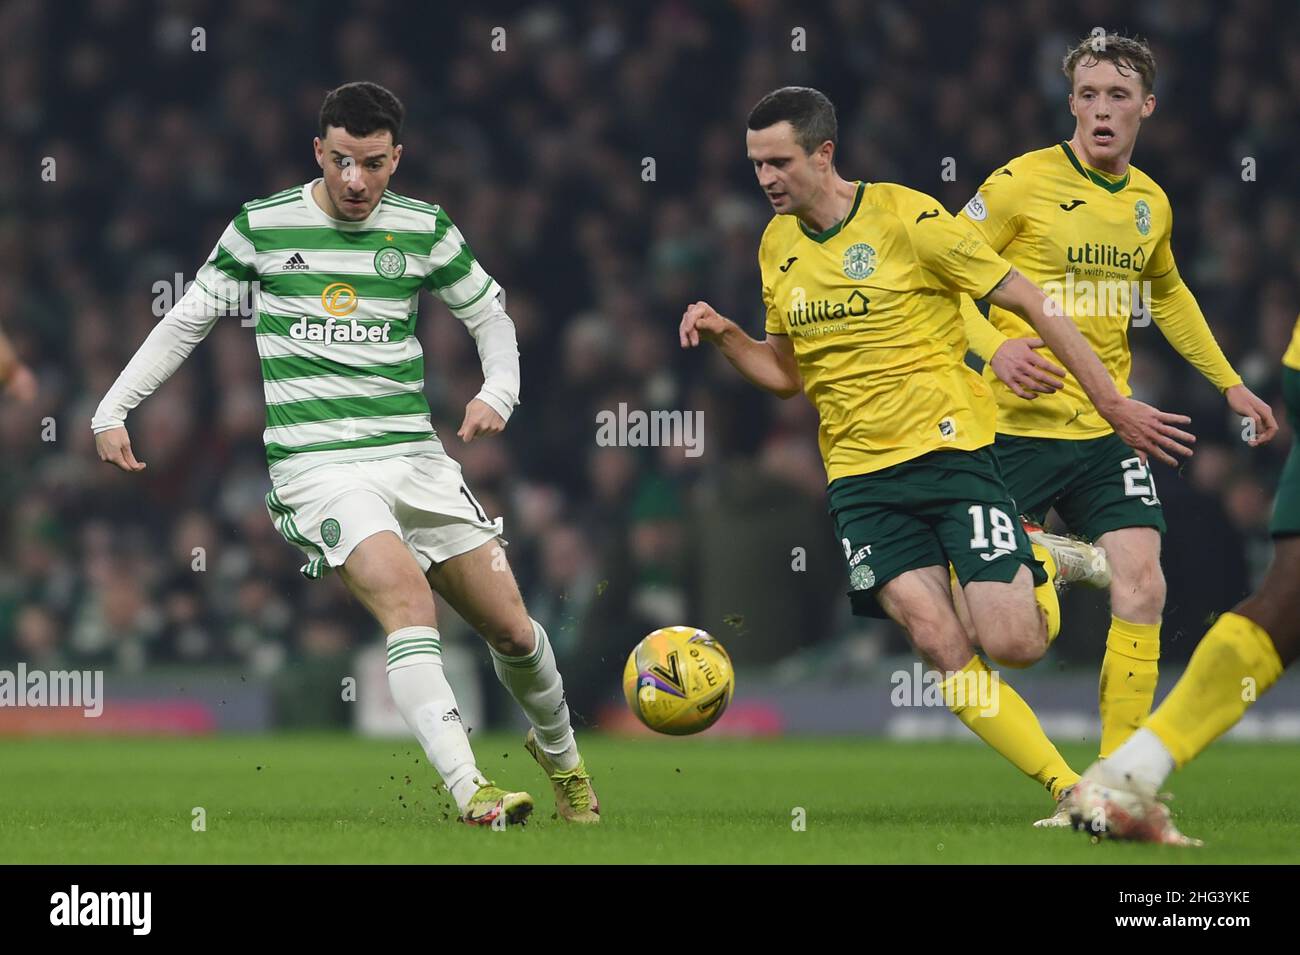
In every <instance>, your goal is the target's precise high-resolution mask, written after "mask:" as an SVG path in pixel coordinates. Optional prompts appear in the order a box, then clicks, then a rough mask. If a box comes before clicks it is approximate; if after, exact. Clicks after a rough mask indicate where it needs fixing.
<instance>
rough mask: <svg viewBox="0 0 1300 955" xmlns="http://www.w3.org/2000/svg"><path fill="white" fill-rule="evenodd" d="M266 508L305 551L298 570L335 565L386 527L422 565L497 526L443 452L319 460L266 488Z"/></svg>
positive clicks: (480, 539) (474, 542)
mask: <svg viewBox="0 0 1300 955" xmlns="http://www.w3.org/2000/svg"><path fill="white" fill-rule="evenodd" d="M266 508H267V511H268V512H269V513H270V515H271V520H272V521H273V522H274V523H275V526H276V529H277V530H279V532H280V533H281V534H282V535H283V536H284V539H285V540H287V541H288V542H289V543H291V544H293V545H295V546H296V547H298V548H299V549H300V550H301V551H302V552H303V553H304V554H306V555H307V563H306V564H304V565H303V567H302V573H303V575H304V576H305V577H309V578H312V579H316V578H319V577H321V576H323V575H324V574H325V571H326V570H327V569H329V568H331V567H339V566H341V565H342V564H343V562H344V561H345V560H347V559H348V555H349V554H351V553H352V550H353V548H355V547H356V546H357V545H358V544H360V543H361V542H362V541H363V540H365V539H366V538H367V537H370V536H371V535H372V534H377V533H379V532H380V531H392V532H393V533H394V534H396V535H397V536H398V537H400V538H401V539H402V540H403V541H405V542H406V546H407V547H408V548H409V549H410V551H411V554H412V555H413V556H414V557H415V559H416V561H418V562H419V564H420V570H421V571H427V570H428V569H429V567H430V566H431V565H432V564H434V563H441V562H442V561H444V560H447V559H449V558H451V557H455V556H456V555H457V554H464V553H466V552H467V551H471V550H473V549H474V548H476V547H478V546H479V545H481V544H484V543H486V542H487V541H490V540H493V539H494V538H496V537H497V535H499V534H500V533H501V530H502V522H501V518H499V517H498V518H497V519H496V520H495V521H492V520H488V516H487V513H486V512H485V511H484V510H483V508H482V506H481V505H480V504H479V503H478V501H476V500H475V499H474V496H473V495H472V494H471V493H470V492H469V488H468V487H466V486H465V478H464V476H463V475H462V474H461V470H460V464H458V463H457V462H456V461H455V460H453V459H452V458H450V457H448V456H447V455H446V454H429V453H427V452H421V453H419V454H410V455H403V456H400V457H391V458H380V459H379V460H376V461H353V462H345V463H338V464H323V465H321V466H320V467H316V468H312V469H311V470H310V471H306V472H304V473H302V474H300V475H298V476H297V477H294V478H292V479H290V480H289V481H286V482H285V483H283V484H281V485H278V486H277V487H274V488H273V489H272V490H271V493H270V494H268V495H267V496H266Z"/></svg>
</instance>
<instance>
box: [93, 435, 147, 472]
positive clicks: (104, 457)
mask: <svg viewBox="0 0 1300 955" xmlns="http://www.w3.org/2000/svg"><path fill="white" fill-rule="evenodd" d="M95 450H96V451H98V452H99V460H101V461H107V462H108V463H109V464H116V465H117V466H118V467H119V468H121V469H122V470H123V471H143V470H144V469H145V464H144V462H143V461H137V460H136V459H135V455H134V454H132V453H131V437H130V435H128V434H127V433H126V428H110V429H109V430H108V431H101V432H99V434H97V435H95Z"/></svg>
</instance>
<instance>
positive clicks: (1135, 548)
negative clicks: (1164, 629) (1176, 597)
mask: <svg viewBox="0 0 1300 955" xmlns="http://www.w3.org/2000/svg"><path fill="white" fill-rule="evenodd" d="M1097 544H1098V545H1099V546H1100V547H1102V548H1103V549H1104V550H1105V551H1106V557H1107V559H1108V560H1109V561H1110V571H1111V584H1110V610H1111V613H1113V614H1114V615H1115V616H1117V617H1122V618H1123V619H1125V620H1131V621H1133V622H1134V623H1138V624H1158V623H1160V615H1161V614H1162V613H1164V609H1165V575H1164V573H1163V571H1161V569H1160V532H1159V531H1158V530H1156V529H1155V528H1154V527H1122V528H1120V529H1119V530H1114V531H1107V532H1106V533H1104V534H1102V535H1101V536H1100V537H1099V538H1097Z"/></svg>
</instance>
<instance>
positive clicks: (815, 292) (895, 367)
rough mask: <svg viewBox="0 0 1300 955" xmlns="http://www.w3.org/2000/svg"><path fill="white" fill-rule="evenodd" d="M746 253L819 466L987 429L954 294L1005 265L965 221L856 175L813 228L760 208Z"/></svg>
mask: <svg viewBox="0 0 1300 955" xmlns="http://www.w3.org/2000/svg"><path fill="white" fill-rule="evenodd" d="M758 260H759V267H760V269H761V270H762V275H763V304H764V306H765V308H766V310H767V319H766V323H765V324H766V329H767V331H768V333H770V334H773V335H788V336H789V338H790V342H791V344H792V346H793V348H794V354H795V357H796V359H797V360H798V363H799V373H800V376H801V377H802V379H803V387H804V391H805V392H806V393H807V395H808V397H809V399H810V400H811V401H812V403H813V405H814V406H815V407H816V408H817V414H818V417H819V418H820V428H819V433H818V443H819V445H820V447H821V454H822V460H823V462H824V463H825V465H826V474H827V477H828V478H829V479H830V480H832V481H834V480H836V479H837V478H841V477H847V476H849V475H853V474H867V473H869V472H872V471H878V470H880V469H881V468H886V467H889V466H891V465H894V464H899V463H901V462H903V461H908V460H911V459H912V458H915V457H919V456H920V455H922V454H926V453H927V452H930V451H933V450H936V449H940V448H949V449H954V450H966V451H969V450H974V449H976V448H981V447H983V446H985V445H987V444H989V443H991V442H992V440H993V426H994V422H995V420H996V415H997V407H996V405H995V404H994V401H993V397H992V394H991V392H990V391H989V388H988V386H987V385H986V384H985V383H984V382H983V380H982V379H981V378H980V376H979V375H978V374H976V373H975V372H974V371H972V370H971V369H970V368H969V367H968V366H967V365H966V363H965V355H966V350H967V341H966V332H965V327H964V325H963V319H962V315H961V302H960V295H961V294H962V293H966V294H968V295H973V296H977V297H982V296H984V295H986V294H988V292H989V291H990V290H991V289H992V288H993V287H994V286H995V285H996V284H997V283H998V282H1000V281H1001V280H1002V279H1003V278H1004V277H1005V276H1006V274H1007V273H1008V272H1009V271H1010V268H1011V267H1010V266H1009V265H1008V264H1007V263H1006V262H1005V261H1004V260H1002V259H1001V258H999V257H998V256H997V255H996V254H994V252H993V250H992V249H990V248H989V247H988V244H987V243H985V242H984V241H983V239H981V238H980V237H979V234H978V233H977V232H976V231H975V230H974V229H972V228H971V227H970V225H969V224H968V223H966V222H964V221H961V220H958V219H955V218H954V217H953V216H951V215H949V214H948V213H947V212H946V211H945V210H944V208H943V206H942V205H941V204H940V203H939V202H938V201H936V200H935V199H932V198H931V197H929V196H927V195H925V194H923V193H920V192H916V191H914V190H912V189H907V188H905V187H903V186H898V185H894V184H892V183H871V184H867V183H861V182H860V183H858V189H857V194H856V196H855V197H854V200H853V207H852V208H851V209H850V210H849V214H848V215H847V216H846V217H845V219H844V220H843V221H842V222H840V223H839V224H838V225H836V226H833V227H832V228H830V229H827V230H826V231H825V232H822V233H817V234H814V233H813V232H811V231H810V230H809V229H808V227H807V226H805V225H804V224H803V223H802V222H801V221H800V220H799V219H798V218H797V217H796V216H792V215H778V216H776V217H774V218H773V219H772V221H771V222H770V223H768V226H767V229H766V231H765V232H764V233H763V239H762V242H761V243H760V244H759V250H758Z"/></svg>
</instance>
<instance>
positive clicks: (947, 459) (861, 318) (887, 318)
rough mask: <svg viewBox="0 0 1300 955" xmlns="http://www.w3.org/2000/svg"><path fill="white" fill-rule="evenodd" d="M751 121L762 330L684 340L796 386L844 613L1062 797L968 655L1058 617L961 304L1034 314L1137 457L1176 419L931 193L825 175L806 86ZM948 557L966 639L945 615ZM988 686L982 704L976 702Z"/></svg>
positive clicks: (1016, 717)
mask: <svg viewBox="0 0 1300 955" xmlns="http://www.w3.org/2000/svg"><path fill="white" fill-rule="evenodd" d="M748 127H749V128H748V132H747V134H746V144H747V148H748V154H749V158H750V160H751V161H752V162H753V164H754V170H755V173H756V175H757V177H758V182H759V184H760V186H761V187H762V188H763V190H764V192H765V193H766V194H767V196H768V198H769V200H770V202H771V204H772V208H773V210H774V211H775V212H776V215H775V217H774V218H773V219H772V221H771V223H770V224H769V225H768V227H767V230H766V231H765V232H764V234H763V239H762V242H761V244H760V248H759V263H760V266H761V269H762V277H763V301H764V304H765V306H766V309H767V320H766V338H765V339H764V340H763V341H756V340H754V339H752V338H750V337H749V336H748V335H746V334H745V333H744V332H743V331H742V330H741V329H740V328H739V326H737V325H736V324H735V323H734V322H732V321H730V320H728V319H726V318H724V317H722V316H721V315H719V314H718V313H717V312H715V311H714V310H713V309H712V308H711V307H710V306H709V305H708V304H707V303H704V302H696V303H694V304H693V305H691V306H690V307H688V308H687V309H686V312H685V314H684V315H683V317H682V322H681V326H680V330H679V331H680V338H681V344H682V347H684V348H686V347H693V346H696V345H698V344H699V343H700V341H701V340H708V341H712V342H713V343H714V344H715V345H717V346H718V348H719V349H720V350H721V351H722V353H723V355H724V356H726V358H727V359H728V360H729V361H730V362H731V363H732V364H733V365H735V367H736V368H737V369H738V370H739V371H740V373H741V374H742V375H744V377H746V378H747V379H748V380H749V381H750V382H752V383H753V384H755V385H757V386H759V387H760V388H763V389H766V390H767V391H770V392H773V393H775V394H777V395H780V396H782V397H791V396H793V395H796V394H798V393H799V392H800V391H801V390H802V391H804V392H806V393H807V395H808V397H809V398H810V399H811V401H812V403H813V404H814V405H815V406H816V408H817V412H818V415H819V418H820V432H819V441H820V446H821V452H822V458H823V460H824V462H825V465H826V472H827V476H828V478H829V479H830V485H829V488H828V496H829V501H830V511H831V516H832V518H833V520H834V522H835V525H836V529H837V536H838V537H840V539H841V542H842V543H843V546H844V557H845V561H846V562H847V564H848V568H849V581H850V585H851V587H852V590H851V592H850V599H851V601H852V604H853V608H854V611H855V613H859V614H868V615H877V616H878V615H881V612H882V611H883V613H885V614H888V616H890V617H892V618H893V619H894V620H896V621H897V622H898V623H899V624H900V625H902V626H903V627H904V628H905V629H906V630H907V632H908V634H909V636H910V638H911V640H912V642H913V644H914V646H915V648H916V649H917V651H918V652H919V653H920V654H921V656H922V657H923V658H924V659H925V660H926V661H927V662H928V663H929V664H930V665H931V666H933V667H935V668H936V669H938V670H939V671H941V672H943V673H945V674H946V676H945V679H944V680H943V683H942V687H943V694H944V701H945V703H946V704H947V705H948V706H949V708H950V709H951V710H952V711H953V712H954V713H955V714H956V715H957V716H958V718H959V719H961V720H962V722H963V723H965V724H966V725H967V726H969V727H970V728H971V730H973V731H974V732H975V733H976V734H977V735H979V736H980V737H981V738H982V739H984V740H985V741H986V742H987V743H989V744H990V745H991V746H993V747H994V748H995V749H997V750H998V751H999V752H1001V753H1002V754H1003V755H1004V756H1006V757H1007V758H1008V759H1009V760H1011V762H1012V763H1013V764H1015V765H1016V766H1017V767H1018V768H1020V769H1021V770H1022V771H1024V772H1025V773H1026V774H1028V775H1030V776H1032V777H1033V778H1035V779H1038V780H1039V781H1040V782H1042V783H1043V784H1044V785H1045V786H1047V787H1048V788H1049V789H1050V790H1051V791H1052V794H1053V796H1058V797H1059V795H1060V791H1061V790H1062V789H1063V788H1064V786H1065V785H1068V784H1070V783H1073V782H1074V780H1075V779H1076V778H1077V777H1076V776H1074V774H1073V773H1071V772H1070V770H1069V768H1068V767H1067V766H1066V765H1065V763H1064V760H1062V759H1061V757H1060V754H1059V753H1058V752H1057V751H1056V749H1055V747H1054V746H1052V744H1051V742H1050V741H1049V740H1048V739H1047V737H1046V736H1045V735H1044V734H1043V732H1042V728H1041V727H1040V726H1039V725H1038V721H1037V719H1036V718H1035V717H1034V715H1033V713H1032V712H1031V711H1030V710H1029V707H1028V706H1027V705H1026V704H1025V702H1024V700H1023V699H1021V698H1020V697H1019V695H1017V694H1016V692H1015V691H1014V690H1013V689H1012V688H1011V687H1010V686H1008V685H1006V684H1005V683H1002V682H1000V681H996V680H992V679H991V678H990V672H989V671H988V669H987V667H986V666H985V664H984V663H983V661H982V660H981V659H980V657H979V656H977V655H976V653H975V645H976V642H977V643H978V645H979V646H981V647H982V649H983V650H984V652H985V653H986V654H987V655H988V656H989V657H990V658H991V659H993V660H994V661H995V662H1000V663H1003V664H1006V665H1010V666H1027V665H1029V664H1031V663H1033V662H1034V661H1035V660H1037V659H1039V658H1040V657H1041V656H1042V654H1043V653H1044V652H1045V651H1046V649H1047V645H1048V642H1049V640H1050V638H1051V637H1052V636H1054V635H1055V632H1056V629H1057V628H1058V626H1059V612H1058V609H1057V607H1056V602H1055V599H1056V598H1055V591H1054V590H1053V589H1052V584H1051V583H1050V582H1049V572H1047V571H1045V570H1044V568H1043V566H1042V564H1041V563H1040V560H1039V559H1035V554H1036V553H1037V552H1035V551H1033V550H1031V545H1030V542H1029V540H1028V539H1027V537H1026V535H1025V532H1024V530H1023V528H1022V527H1021V526H1020V523H1019V522H1018V521H1017V520H1016V519H1015V515H1016V510H1015V505H1014V504H1013V503H1012V501H1011V498H1010V496H1009V495H1008V494H1007V492H1006V487H1005V485H1004V483H1003V481H1002V475H1001V474H1000V472H999V470H998V467H997V464H996V461H995V459H994V458H993V455H992V451H991V450H990V448H989V445H990V444H991V442H992V440H993V426H994V417H995V413H996V407H995V404H994V402H993V399H992V395H991V394H990V392H989V389H988V387H987V386H986V385H985V383H984V382H983V381H982V380H981V378H980V377H979V376H978V375H977V374H975V373H974V372H973V371H971V370H970V369H969V368H968V367H967V366H966V364H965V362H964V358H965V354H966V349H967V342H966V335H965V331H964V328H963V324H962V317H961V312H960V306H959V295H960V294H961V293H963V292H965V293H968V294H971V295H974V296H977V297H980V298H984V297H987V298H989V299H990V300H991V301H993V302H996V303H997V304H998V305H999V306H1000V307H1003V308H1007V309H1012V310H1014V311H1016V312H1017V313H1019V314H1021V315H1023V316H1025V317H1026V319H1027V320H1028V321H1030V322H1032V323H1033V324H1034V326H1035V327H1036V328H1037V330H1038V332H1039V334H1040V335H1042V337H1043V338H1044V339H1045V340H1046V341H1048V342H1050V343H1051V344H1052V346H1053V348H1054V349H1055V352H1056V354H1057V355H1059V356H1060V357H1061V360H1062V361H1063V362H1064V363H1065V365H1066V367H1067V368H1069V369H1071V370H1073V371H1074V372H1075V374H1076V375H1077V376H1078V378H1079V380H1080V381H1082V382H1083V385H1084V388H1085V389H1086V391H1087V393H1088V394H1089V395H1090V397H1091V398H1092V400H1093V401H1094V403H1095V404H1096V406H1097V407H1099V408H1102V409H1103V411H1104V413H1105V417H1106V420H1107V421H1109V422H1110V423H1111V425H1112V426H1113V427H1114V428H1115V429H1116V430H1117V431H1118V432H1119V433H1121V434H1123V435H1124V436H1125V438H1126V440H1128V441H1129V442H1130V443H1132V444H1133V445H1134V446H1135V447H1141V448H1142V449H1144V450H1147V451H1149V452H1151V453H1153V454H1160V455H1167V454H1169V453H1171V452H1172V453H1179V454H1190V450H1188V449H1187V448H1186V447H1185V446H1184V445H1183V444H1181V443H1180V442H1182V441H1191V440H1193V439H1192V437H1191V435H1188V434H1186V433H1184V432H1182V431H1180V430H1179V429H1178V428H1177V427H1176V425H1177V424H1180V423H1184V422H1186V420H1187V419H1186V418H1183V417H1181V416H1177V415H1169V414H1165V413H1163V412H1160V411H1157V410H1156V409H1154V408H1152V407H1150V406H1148V405H1145V404H1142V403H1141V402H1137V401H1133V400H1131V399H1128V398H1124V397H1122V396H1121V395H1120V394H1119V392H1118V391H1117V390H1116V389H1115V385H1114V383H1113V382H1112V381H1111V379H1110V377H1109V375H1108V374H1107V373H1106V370H1105V368H1104V367H1103V366H1102V364H1101V362H1100V361H1099V360H1098V359H1097V356H1096V355H1094V354H1093V353H1092V352H1091V351H1090V350H1089V349H1088V346H1087V343H1086V342H1085V341H1084V340H1083V337H1082V336H1081V335H1080V334H1079V332H1078V329H1076V328H1075V327H1074V325H1073V324H1072V323H1071V322H1070V321H1068V320H1066V319H1064V318H1062V317H1060V316H1057V315H1053V314H1051V311H1050V309H1048V308H1047V307H1046V306H1047V300H1046V299H1045V297H1044V296H1043V294H1042V292H1041V291H1040V290H1039V289H1038V288H1036V287H1035V286H1034V285H1033V284H1032V283H1030V282H1029V281H1027V280H1026V279H1025V278H1024V277H1023V276H1021V275H1019V274H1018V273H1017V272H1016V271H1015V270H1014V269H1012V268H1011V267H1010V266H1009V265H1008V264H1007V263H1006V262H1005V261H1004V260H1002V259H1001V258H999V257H998V256H997V255H996V254H994V253H993V251H992V250H991V249H990V248H989V247H988V245H987V244H986V243H985V242H984V241H983V240H982V239H980V238H979V236H978V234H977V233H976V232H975V230H973V229H971V228H970V227H969V226H968V225H966V224H964V223H962V222H960V221H959V220H957V219H954V218H953V217H952V216H950V215H949V214H948V213H947V212H945V211H944V209H943V207H942V206H941V205H940V204H939V203H938V202H936V201H935V200H934V199H932V198H930V197H929V196H926V195H923V194H922V193H919V192H915V191H913V190H911V189H906V188H904V187H902V186H897V185H893V184H890V183H870V184H868V183H865V182H850V181H848V180H845V179H843V178H841V177H840V176H839V174H838V173H837V172H836V170H835V166H834V161H833V160H834V153H835V142H836V133H837V129H836V120H835V110H834V107H833V106H832V105H831V103H830V101H829V100H828V99H827V98H826V97H825V96H824V95H822V94H821V93H819V92H817V91H816V90H812V89H807V88H801V87H786V88H783V89H779V90H775V91H773V92H772V93H769V94H768V95H767V96H765V97H764V98H763V99H762V100H761V101H760V102H759V103H758V105H757V106H755V107H754V110H753V111H752V112H751V113H750V116H749V120H748ZM1041 553H1042V555H1043V557H1044V558H1047V559H1048V560H1049V562H1050V554H1047V553H1046V552H1045V551H1044V552H1041ZM950 563H951V565H952V567H953V569H954V571H955V575H956V578H957V581H958V583H959V585H960V587H961V588H962V591H963V594H964V596H965V602H966V604H967V607H968V610H969V616H970V621H971V628H970V629H971V631H973V633H971V632H969V631H968V630H967V628H966V627H965V626H963V623H962V621H961V620H960V619H959V618H958V615H957V611H956V609H955V607H954V602H953V593H952V590H951V589H950V586H949V564H950ZM1036 585H1037V587H1038V590H1037V600H1038V602H1039V603H1038V604H1036V592H1035V586H1036ZM1040 605H1041V608H1042V609H1041V610H1040ZM990 684H991V686H992V689H993V692H994V694H995V696H994V698H992V699H988V698H985V697H984V696H983V694H982V693H980V690H981V688H985V689H987V688H988V687H989V686H990ZM972 685H974V687H975V693H976V694H977V696H978V698H972V693H971V692H970V691H969V689H968V688H970V687H972ZM1065 777H1068V781H1067V780H1066V778H1065Z"/></svg>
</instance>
